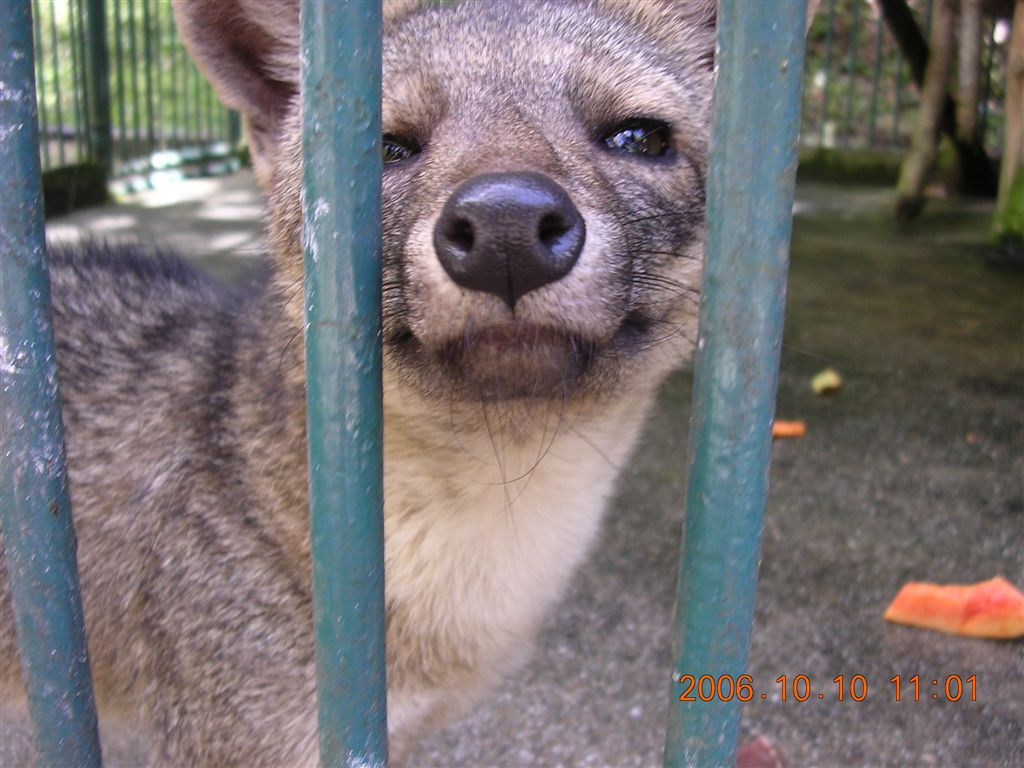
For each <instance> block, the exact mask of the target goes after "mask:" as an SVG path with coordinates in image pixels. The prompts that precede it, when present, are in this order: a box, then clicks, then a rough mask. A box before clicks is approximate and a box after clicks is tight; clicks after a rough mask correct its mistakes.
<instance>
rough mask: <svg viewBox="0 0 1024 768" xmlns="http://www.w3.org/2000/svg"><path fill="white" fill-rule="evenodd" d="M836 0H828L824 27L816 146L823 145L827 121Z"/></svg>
mask: <svg viewBox="0 0 1024 768" xmlns="http://www.w3.org/2000/svg"><path fill="white" fill-rule="evenodd" d="M835 20H836V0H828V17H827V19H826V23H827V27H826V28H825V84H824V86H822V89H821V125H820V126H819V127H818V128H819V135H818V146H819V147H823V146H825V125H826V123H828V87H829V85H830V82H829V81H830V80H831V79H832V43H833V39H834V37H835Z"/></svg>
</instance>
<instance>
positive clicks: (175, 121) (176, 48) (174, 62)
mask: <svg viewBox="0 0 1024 768" xmlns="http://www.w3.org/2000/svg"><path fill="white" fill-rule="evenodd" d="M168 12H169V13H170V11H168ZM167 23H168V25H169V26H170V36H171V138H172V139H173V141H174V146H175V147H176V148H180V147H181V80H180V79H179V76H180V69H179V66H180V65H179V63H178V60H179V59H180V58H181V57H182V56H183V55H184V53H185V50H184V48H183V47H182V45H181V40H180V38H179V37H178V29H177V27H176V26H175V24H174V14H173V13H170V16H169V19H168V22H167Z"/></svg>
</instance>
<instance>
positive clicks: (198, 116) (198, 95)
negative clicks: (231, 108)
mask: <svg viewBox="0 0 1024 768" xmlns="http://www.w3.org/2000/svg"><path fill="white" fill-rule="evenodd" d="M192 74H193V78H192V79H193V82H194V83H195V85H194V87H193V88H192V98H193V101H192V119H193V127H194V128H195V134H194V135H195V142H196V144H201V143H202V135H201V134H202V131H203V123H202V119H203V107H202V91H203V87H204V86H205V85H206V79H205V78H204V77H203V76H202V74H201V73H200V72H199V70H198V69H196V68H193V72H192Z"/></svg>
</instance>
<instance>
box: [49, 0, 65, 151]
mask: <svg viewBox="0 0 1024 768" xmlns="http://www.w3.org/2000/svg"><path fill="white" fill-rule="evenodd" d="M58 49H59V46H58V44H57V13H56V11H55V10H54V7H53V6H52V5H51V6H50V56H51V61H50V66H51V67H52V68H53V95H54V97H55V100H56V112H57V136H58V141H57V162H58V163H60V164H61V165H62V166H63V165H67V158H66V156H65V153H64V106H63V104H62V103H61V102H62V101H63V96H62V95H61V92H60V69H59V67H58V64H57V51H58Z"/></svg>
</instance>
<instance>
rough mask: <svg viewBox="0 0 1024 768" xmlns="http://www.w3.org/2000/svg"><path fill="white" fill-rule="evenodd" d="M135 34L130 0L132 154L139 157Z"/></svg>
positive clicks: (140, 131) (140, 123)
mask: <svg viewBox="0 0 1024 768" xmlns="http://www.w3.org/2000/svg"><path fill="white" fill-rule="evenodd" d="M135 35H136V29H135V0H128V56H129V59H130V61H131V68H130V69H131V73H132V155H133V156H134V157H138V156H139V155H140V154H142V152H141V150H140V148H139V144H140V142H141V138H140V137H141V135H142V118H141V116H140V114H139V112H140V110H139V105H140V101H139V51H138V44H137V42H136V36H135Z"/></svg>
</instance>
